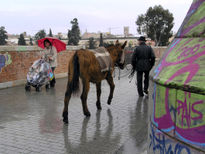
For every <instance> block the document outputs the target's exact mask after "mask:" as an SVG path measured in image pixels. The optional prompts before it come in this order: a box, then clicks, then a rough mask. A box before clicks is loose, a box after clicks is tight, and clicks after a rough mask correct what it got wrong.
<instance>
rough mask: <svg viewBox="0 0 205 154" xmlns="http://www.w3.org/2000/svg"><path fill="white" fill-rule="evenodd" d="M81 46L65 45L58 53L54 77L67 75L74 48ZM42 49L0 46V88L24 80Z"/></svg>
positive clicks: (17, 83)
mask: <svg viewBox="0 0 205 154" xmlns="http://www.w3.org/2000/svg"><path fill="white" fill-rule="evenodd" d="M81 48H83V47H81V46H78V47H67V50H66V51H62V52H60V53H58V67H57V68H56V70H55V74H56V77H57V78H58V77H65V76H66V75H67V69H68V62H69V59H70V57H71V56H72V54H73V51H74V50H77V49H81ZM41 51H42V49H40V48H38V47H37V46H14V47H12V46H10V47H7V46H1V47H0V88H6V87H11V86H15V85H19V84H23V83H25V82H26V75H27V73H28V70H29V67H30V66H31V65H32V64H33V62H34V61H35V60H37V59H39V58H40V57H41Z"/></svg>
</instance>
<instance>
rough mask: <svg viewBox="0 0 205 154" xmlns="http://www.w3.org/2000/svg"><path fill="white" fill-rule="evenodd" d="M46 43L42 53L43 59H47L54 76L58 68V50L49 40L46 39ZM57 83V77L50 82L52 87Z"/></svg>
mask: <svg viewBox="0 0 205 154" xmlns="http://www.w3.org/2000/svg"><path fill="white" fill-rule="evenodd" d="M43 43H44V50H43V52H42V58H43V59H45V60H46V61H47V62H48V63H49V64H50V66H51V69H52V72H53V75H54V70H55V68H56V67H57V50H56V47H55V46H53V45H52V43H51V42H50V41H49V39H45V40H44V41H43ZM55 83H56V80H55V76H54V78H53V80H51V81H50V86H51V87H54V86H55Z"/></svg>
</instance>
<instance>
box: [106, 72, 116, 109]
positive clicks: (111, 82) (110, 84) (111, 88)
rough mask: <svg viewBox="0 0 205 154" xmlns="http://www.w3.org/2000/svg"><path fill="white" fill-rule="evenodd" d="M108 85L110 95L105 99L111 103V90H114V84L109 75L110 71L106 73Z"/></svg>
mask: <svg viewBox="0 0 205 154" xmlns="http://www.w3.org/2000/svg"><path fill="white" fill-rule="evenodd" d="M106 80H107V82H108V84H109V86H110V95H109V97H108V100H107V104H109V105H110V104H111V101H112V98H113V92H114V89H115V84H114V82H113V77H112V75H111V73H109V74H108V76H107V78H106Z"/></svg>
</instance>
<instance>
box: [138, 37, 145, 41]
mask: <svg viewBox="0 0 205 154" xmlns="http://www.w3.org/2000/svg"><path fill="white" fill-rule="evenodd" d="M138 41H144V42H146V39H145V37H144V36H140V37H139V38H138Z"/></svg>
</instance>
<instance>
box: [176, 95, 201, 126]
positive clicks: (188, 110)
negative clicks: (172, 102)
mask: <svg viewBox="0 0 205 154" xmlns="http://www.w3.org/2000/svg"><path fill="white" fill-rule="evenodd" d="M185 93H186V92H185ZM185 95H187V93H186V94H185ZM189 98H191V94H190V93H189ZM203 102H204V101H203V100H199V101H196V102H194V103H191V102H188V101H187V96H185V98H184V101H181V100H177V103H178V104H179V106H178V107H177V113H178V115H180V114H181V126H182V127H183V125H184V119H185V121H186V126H188V127H189V128H190V126H191V120H192V121H194V120H202V119H203V114H202V113H201V112H199V111H198V110H196V109H195V108H194V107H195V106H196V105H198V104H202V103H203ZM192 113H195V114H197V115H198V116H195V117H193V115H192Z"/></svg>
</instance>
